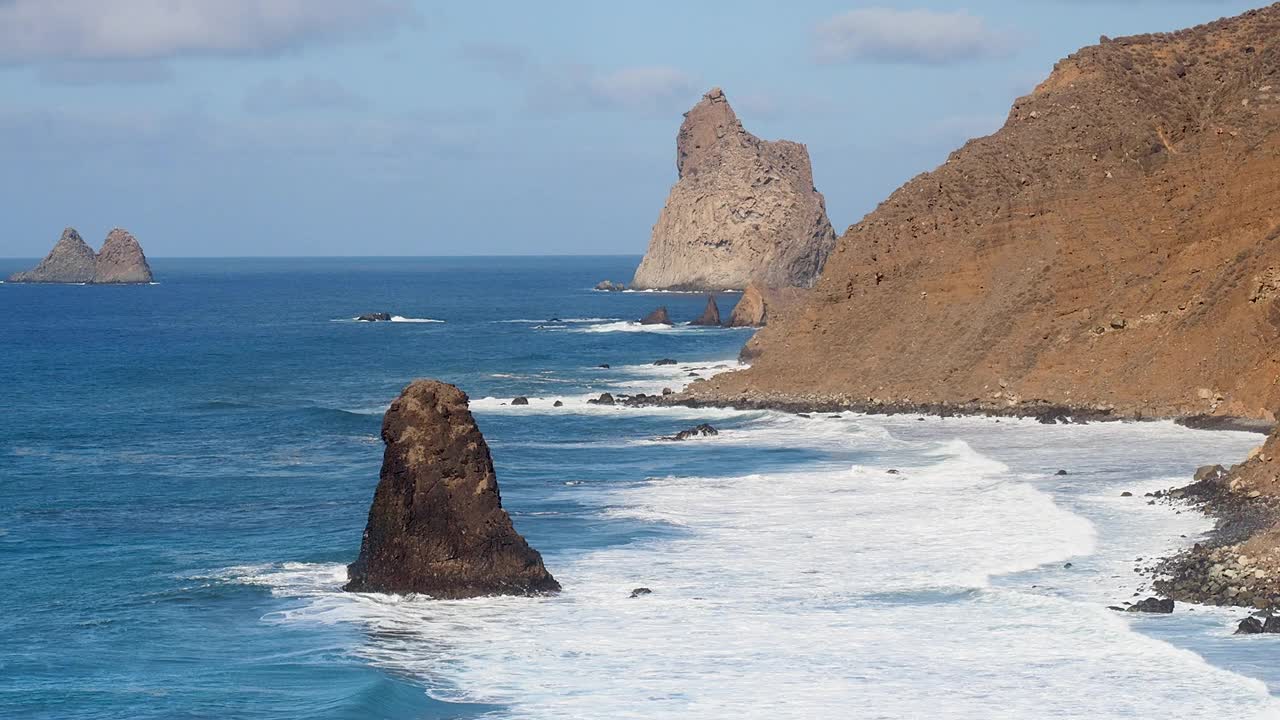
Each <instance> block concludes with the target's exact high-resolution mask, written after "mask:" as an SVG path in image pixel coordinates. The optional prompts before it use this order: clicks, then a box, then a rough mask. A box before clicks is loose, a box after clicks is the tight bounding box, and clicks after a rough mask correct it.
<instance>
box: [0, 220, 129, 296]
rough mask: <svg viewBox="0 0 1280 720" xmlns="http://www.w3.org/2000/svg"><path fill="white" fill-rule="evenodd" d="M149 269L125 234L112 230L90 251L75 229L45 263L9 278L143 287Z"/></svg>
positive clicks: (39, 281) (64, 236) (122, 231)
mask: <svg viewBox="0 0 1280 720" xmlns="http://www.w3.org/2000/svg"><path fill="white" fill-rule="evenodd" d="M152 279H153V278H152V275H151V266H150V265H149V264H148V263H147V257H146V255H145V254H144V253H143V252H142V246H141V245H139V244H138V240H137V239H136V238H135V237H134V236H133V235H131V234H129V232H128V231H126V230H122V229H120V228H115V229H114V230H112V231H111V232H110V233H109V234H108V235H107V238H106V240H105V241H103V243H102V249H101V250H99V251H98V252H97V253H95V252H94V251H93V249H92V248H90V247H89V246H88V245H87V244H86V243H85V241H84V239H83V238H81V237H80V233H78V232H76V230H75V228H67V229H65V230H63V231H62V237H61V238H59V240H58V242H57V244H55V245H54V246H53V249H52V250H51V251H49V254H48V255H46V256H45V258H44V260H41V261H40V264H39V265H37V266H36V267H35V268H33V269H31V270H27V271H25V272H19V273H14V274H13V275H11V276H9V282H12V283H89V284H102V285H121V284H142V283H149V282H151V281H152Z"/></svg>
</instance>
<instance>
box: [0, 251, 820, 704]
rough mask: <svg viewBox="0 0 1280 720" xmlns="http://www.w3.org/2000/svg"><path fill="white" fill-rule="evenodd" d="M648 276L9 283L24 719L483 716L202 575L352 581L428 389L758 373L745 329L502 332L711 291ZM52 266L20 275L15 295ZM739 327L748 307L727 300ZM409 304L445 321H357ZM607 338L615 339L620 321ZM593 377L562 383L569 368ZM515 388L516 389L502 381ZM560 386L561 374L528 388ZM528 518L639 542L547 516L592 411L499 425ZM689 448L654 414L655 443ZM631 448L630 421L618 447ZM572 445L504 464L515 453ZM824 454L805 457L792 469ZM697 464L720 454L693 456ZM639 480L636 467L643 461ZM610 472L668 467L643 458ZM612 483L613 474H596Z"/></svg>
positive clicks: (339, 634)
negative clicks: (388, 421)
mask: <svg viewBox="0 0 1280 720" xmlns="http://www.w3.org/2000/svg"><path fill="white" fill-rule="evenodd" d="M635 263H636V258H620V257H602V258H466V259H457V258H395V259H314V260H303V261H299V260H294V259H289V260H277V259H244V260H165V259H157V260H154V261H153V266H154V270H155V273H156V276H157V278H158V281H159V284H157V285H154V286H145V287H87V286H20V285H11V284H10V285H3V286H0V344H2V351H0V378H3V379H4V412H3V413H0V478H3V480H2V481H0V482H3V506H2V507H0V553H2V557H3V564H2V566H0V567H2V569H0V580H2V582H0V585H3V586H4V587H5V588H6V591H5V592H4V594H3V595H2V596H0V609H2V611H0V647H4V648H5V651H4V653H3V654H0V676H2V677H3V678H5V680H4V681H3V682H2V683H0V689H2V690H3V692H0V716H3V717H48V718H89V717H92V718H105V717H119V718H141V717H155V718H183V717H192V718H195V717H232V716H235V717H263V718H297V717H333V718H340V717H352V718H357V717H361V718H362V717H369V716H371V715H374V716H385V717H459V716H467V715H468V714H470V711H469V710H468V709H466V708H459V707H458V706H456V705H447V706H446V705H443V704H441V703H435V702H433V701H430V700H429V699H428V698H427V697H426V696H425V695H424V693H423V692H422V691H421V689H420V686H419V685H417V684H413V683H410V682H407V681H406V680H405V679H403V678H399V677H396V676H395V675H393V674H390V673H388V672H385V671H381V670H377V669H372V668H370V667H369V666H368V664H367V663H365V662H362V661H360V660H358V659H354V658H353V657H352V656H351V655H350V654H349V653H348V652H347V651H346V649H347V648H349V647H350V645H351V641H350V640H351V639H350V638H348V637H345V636H346V635H349V634H352V633H355V632H356V631H355V630H354V629H351V628H341V627H340V628H333V629H329V630H328V631H317V630H316V629H315V628H304V629H298V628H291V627H288V626H280V625H266V624H263V623H262V622H261V621H260V620H261V618H263V617H264V616H265V615H268V614H269V613H272V612H275V611H278V610H280V609H281V608H282V607H285V606H288V605H289V604H290V603H294V604H296V601H292V600H287V599H277V598H274V597H272V595H271V594H270V592H269V589H268V588H265V587H253V586H246V585H239V584H229V583H220V582H216V581H210V580H208V579H203V578H204V577H205V576H208V575H209V574H211V573H216V572H217V571H218V570H219V569H222V568H227V567H232V566H244V565H254V564H268V563H281V562H289V561H296V562H306V563H318V562H348V561H350V560H351V559H353V558H354V555H355V553H356V551H357V550H358V548H359V542H360V534H361V531H362V529H363V525H364V520H365V514H366V512H367V507H368V502H369V499H370V498H371V497H372V492H373V487H374V485H375V484H376V482H377V476H378V467H379V464H380V462H381V444H380V442H379V441H378V440H377V434H378V428H379V424H380V422H381V416H380V413H381V408H382V407H384V406H385V404H386V403H388V402H389V401H390V400H391V398H393V397H394V396H395V395H396V393H398V392H399V390H400V388H402V387H403V386H404V385H405V384H406V383H407V382H408V381H410V380H411V379H413V378H416V377H435V378H440V379H443V380H447V381H449V382H453V383H457V384H458V385H460V386H461V387H462V388H464V389H465V390H466V391H467V392H468V393H470V394H471V395H472V396H473V397H482V396H486V395H501V396H511V395H515V394H527V395H533V394H539V395H541V394H546V392H547V388H548V387H553V388H554V389H555V391H556V392H560V393H572V394H578V393H585V392H589V391H592V390H602V389H607V388H608V387H609V382H610V380H612V379H615V378H616V377H617V375H616V374H614V373H611V372H610V371H607V370H597V369H594V368H595V366H596V365H599V364H602V363H608V364H612V365H624V364H627V363H640V362H651V361H652V359H657V358H659V357H666V356H671V357H673V358H677V359H696V358H711V357H715V358H727V357H732V356H733V355H734V354H735V352H736V349H737V347H739V346H740V345H741V343H742V342H743V341H744V339H745V335H744V334H743V332H742V331H718V330H712V331H707V332H701V333H696V334H694V333H686V334H670V335H663V334H651V333H633V332H613V333H583V332H570V330H568V329H565V328H570V329H571V328H574V327H587V326H588V325H589V324H588V323H573V324H571V325H562V326H555V327H557V328H558V329H536V327H537V326H536V325H535V324H533V323H518V322H517V323H512V322H497V321H504V320H518V319H528V320H549V319H551V318H554V317H562V318H570V317H573V318H602V319H607V318H615V319H623V318H630V319H634V318H636V317H639V316H641V315H643V314H644V313H646V312H648V311H649V310H651V309H653V307H655V306H656V305H657V304H659V303H663V304H667V305H668V306H670V308H671V312H672V314H673V316H674V317H675V318H676V319H684V320H689V319H692V318H693V317H695V316H696V315H697V313H698V312H700V311H701V309H702V305H703V303H704V302H705V300H704V298H702V297H699V296H686V295H665V294H664V295H663V296H661V297H657V296H654V295H650V294H639V293H637V294H604V293H597V292H592V291H591V290H590V288H591V287H592V286H593V285H594V284H595V283H596V282H598V281H599V280H601V279H603V278H606V277H608V278H616V279H623V280H625V279H626V278H628V277H629V275H630V272H631V270H632V269H633V268H634V266H635ZM28 264H34V263H33V262H27V261H3V262H0V276H3V275H7V274H8V273H10V272H12V271H14V270H16V269H20V268H22V267H25V266H27V265H28ZM722 301H724V302H725V308H724V310H725V311H726V312H727V311H728V309H729V308H731V307H732V303H733V299H732V296H723V297H722ZM381 310H387V311H390V312H393V313H395V314H398V315H401V316H404V317H409V318H424V319H428V318H429V319H438V320H444V321H445V322H444V323H439V324H437V323H385V324H374V325H370V324H365V323H351V322H334V320H335V319H342V318H351V317H354V316H355V315H358V314H360V313H364V312H372V311H381ZM596 324H599V323H596ZM548 370H552V371H563V372H561V373H560V375H561V376H568V377H570V378H580V379H581V382H567V383H565V382H560V383H555V384H549V383H547V382H542V381H539V380H536V375H537V373H539V372H544V371H548ZM495 375H502V376H513V377H495ZM530 378H535V379H530ZM482 423H483V430H484V431H485V433H486V435H487V437H488V438H489V439H490V442H491V444H492V446H493V448H494V455H495V461H496V463H497V466H498V472H499V477H500V478H501V486H502V491H503V494H504V497H505V499H506V503H507V505H508V506H509V507H510V508H511V509H512V510H513V511H514V512H520V511H525V512H526V513H534V512H537V511H540V510H541V511H559V512H562V513H565V514H562V515H559V516H551V517H555V519H554V520H544V519H542V517H543V516H539V515H536V514H528V515H526V516H524V517H518V523H519V527H520V529H521V530H522V531H523V532H524V533H525V535H526V536H527V537H528V538H529V539H530V541H531V542H533V543H534V545H535V546H537V547H539V548H541V549H542V550H543V551H544V552H546V553H555V552H557V551H558V550H561V549H564V548H570V547H572V546H574V545H579V544H583V543H588V544H591V545H599V544H601V543H607V542H615V541H616V542H622V541H625V540H627V539H628V538H630V537H632V536H633V535H634V534H635V533H637V532H644V530H643V529H641V528H638V527H636V524H635V523H625V522H617V523H612V525H614V526H615V527H609V528H606V529H603V530H597V531H595V532H593V533H592V534H591V536H590V539H589V540H584V539H583V538H584V533H583V532H582V528H581V527H580V526H581V525H582V524H584V523H587V522H597V523H598V522H599V521H598V520H590V519H584V518H582V517H579V516H576V515H575V514H573V513H572V512H566V511H570V510H572V508H565V507H563V505H564V503H563V502H556V501H547V500H543V499H541V498H540V495H541V494H542V493H541V490H542V489H543V488H545V487H548V486H551V485H555V486H560V485H561V484H562V480H563V478H562V476H561V474H560V472H558V469H559V468H562V467H563V463H564V457H563V452H560V451H557V450H556V448H555V444H556V443H558V442H562V441H564V440H566V439H569V440H571V439H573V438H575V437H583V436H587V435H590V434H593V433H594V434H599V433H601V432H606V433H607V432H610V430H607V429H602V428H600V427H598V426H599V425H600V424H601V423H600V422H599V421H598V420H595V419H593V418H591V417H589V416H585V417H584V416H569V417H565V418H563V419H562V420H558V421H557V420H554V419H548V418H545V417H544V418H540V419H539V420H538V421H537V422H534V423H529V422H521V421H519V419H518V418H511V417H503V416H495V417H485V418H482ZM678 429H681V428H679V427H672V426H671V423H670V422H665V423H664V422H662V421H660V420H647V421H646V420H641V421H639V424H638V426H636V427H634V428H633V430H634V431H635V432H638V433H645V432H652V433H662V432H672V431H674V430H678ZM612 431H613V432H617V429H616V428H615V429H613V430H612ZM517 438H518V439H520V440H521V441H524V442H526V443H532V444H534V445H537V442H536V441H539V440H542V441H545V442H546V443H547V447H543V448H539V447H530V448H525V449H524V450H522V451H521V452H519V453H518V454H517V453H515V452H508V451H506V446H507V444H509V443H510V442H512V441H514V440H515V439H517ZM780 455H783V456H786V455H801V453H785V452H784V453H780ZM670 460H671V470H672V471H678V470H679V469H680V468H681V466H685V469H686V470H688V469H691V468H692V467H694V466H696V465H698V464H699V463H704V462H707V459H706V458H699V459H696V460H695V459H688V458H682V457H680V456H678V455H677V456H675V457H672V458H670ZM629 461H630V462H635V463H637V464H638V466H640V467H637V468H636V469H635V470H634V471H632V472H630V473H625V471H624V470H623V469H622V468H621V467H620V464H625V463H627V462H629ZM613 462H614V465H613V467H612V468H611V469H606V468H599V469H598V470H597V475H599V476H604V475H606V474H610V473H619V472H623V473H625V474H628V475H629V476H635V475H637V474H638V475H639V476H641V477H642V476H643V475H644V473H645V472H646V470H647V468H646V467H644V466H645V465H646V463H645V461H644V460H643V458H638V457H637V458H629V459H628V458H626V457H618V458H614V461H613ZM574 472H575V473H576V476H578V477H582V476H588V477H589V476H590V475H591V470H590V464H589V463H587V464H585V465H582V466H575V468H574Z"/></svg>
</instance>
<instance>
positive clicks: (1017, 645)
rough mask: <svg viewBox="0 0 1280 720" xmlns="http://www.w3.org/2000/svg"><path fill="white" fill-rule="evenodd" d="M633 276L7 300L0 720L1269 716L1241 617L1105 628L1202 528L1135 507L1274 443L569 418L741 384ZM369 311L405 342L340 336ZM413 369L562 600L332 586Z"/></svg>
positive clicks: (765, 415) (203, 282) (1156, 432)
mask: <svg viewBox="0 0 1280 720" xmlns="http://www.w3.org/2000/svg"><path fill="white" fill-rule="evenodd" d="M636 262H637V258H633V257H574V258H567V257H555V258H551V257H541V258H515V257H492V258H343V259H337V258H333V259H228V260H221V259H219V260H212V259H210V260H173V259H155V260H153V262H152V265H153V268H154V269H155V272H156V277H157V278H158V282H157V284H154V285H151V286H129V287H93V286H26V285H13V284H5V285H0V379H2V380H3V392H4V395H3V398H4V403H3V412H0V559H2V562H0V586H2V587H3V588H4V591H3V593H0V648H3V650H0V717H4V718H50V719H53V718H57V719H59V720H62V719H78V718H85V719H87V718H94V719H99V718H120V719H125V718H129V719H134V718H164V719H166V720H169V719H177V718H271V719H276V718H280V719H283V718H290V719H292V718H396V719H399V718H405V719H408V718H415V719H417V718H479V717H484V718H727V717H733V718H769V719H771V720H772V719H777V718H825V717H830V718H838V717H839V718H842V717H850V718H921V717H930V718H957V719H959V718H974V719H977V718H983V719H988V718H1090V719H1091V720H1098V719H1100V718H1149V717H1162V716H1168V717H1178V718H1181V719H1182V720H1186V719H1188V718H1221V717H1232V718H1254V717H1258V718H1262V717H1277V716H1280V709H1278V708H1280V704H1277V701H1276V700H1275V698H1274V697H1273V696H1272V694H1271V692H1270V690H1269V688H1275V687H1280V666H1278V665H1277V664H1276V663H1275V662H1274V658H1275V656H1276V650H1277V647H1278V646H1277V645H1275V643H1276V642H1277V640H1276V639H1275V638H1270V637H1263V636H1252V637H1233V636H1232V635H1231V632H1232V630H1233V629H1234V625H1235V622H1236V621H1238V620H1239V619H1240V618H1242V617H1244V615H1245V612H1244V611H1242V610H1224V609H1214V608H1203V607H1194V606H1185V605H1180V606H1179V608H1178V610H1177V611H1176V612H1175V613H1174V614H1173V615H1170V616H1144V615H1137V614H1122V613H1117V612H1114V611H1111V610H1107V609H1106V606H1107V605H1113V604H1117V603H1121V602H1124V601H1134V600H1136V599H1137V598H1138V597H1142V596H1145V595H1144V590H1145V589H1146V588H1145V585H1146V583H1145V580H1144V578H1143V577H1142V576H1141V575H1140V574H1139V573H1136V572H1134V568H1135V567H1137V566H1145V565H1147V564H1149V563H1150V561H1151V559H1152V558H1153V557H1157V556H1159V555H1161V554H1163V553H1168V552H1170V551H1172V550H1174V549H1176V548H1178V547H1181V546H1184V545H1186V544H1189V543H1191V542H1194V541H1195V539H1196V537H1197V536H1198V534H1200V533H1202V532H1204V531H1205V530H1206V529H1208V527H1209V526H1210V523H1209V521H1207V520H1206V519H1205V518H1203V517H1202V516H1200V515H1198V514H1196V513H1194V512H1190V511H1185V512H1180V511H1179V510H1178V509H1176V508H1171V507H1169V506H1167V505H1163V504H1154V505H1153V504H1148V500H1147V498H1144V497H1143V494H1144V493H1146V492H1149V491H1152V490H1156V489H1162V488H1167V487H1169V486H1171V485H1174V484H1183V483H1185V482H1186V481H1187V480H1188V478H1189V476H1190V474H1191V473H1192V471H1193V470H1194V469H1195V468H1196V467H1197V466H1199V465H1203V464H1206V463H1212V462H1222V463H1231V462H1238V461H1239V460H1240V459H1242V458H1243V457H1244V456H1245V454H1246V453H1247V452H1248V451H1249V450H1250V449H1251V448H1252V447H1254V446H1256V445H1258V444H1259V443H1260V442H1261V440H1262V436H1260V435H1251V434H1246V433H1235V432H1204V431H1193V430H1188V429H1185V428H1180V427H1177V426H1174V425H1173V424H1171V423H1104V424H1090V425H1080V426H1044V425H1039V424H1037V423H1034V422H1031V421H1022V420H1009V419H1004V420H995V419H986V418H946V419H942V418H936V417H919V416H908V415H899V416H893V417H876V416H861V415H856V414H843V415H841V416H839V417H830V416H826V415H818V416H814V417H810V418H805V417H801V416H798V415H793V414H785V413H777V412H765V411H752V412H742V411H733V410H723V409H705V410H694V409H686V408H664V409H659V408H644V409H635V408H625V407H602V406H595V405H588V404H586V399H587V398H588V397H590V396H592V395H595V394H599V393H601V392H605V391H610V392H624V393H634V392H659V391H661V389H662V388H663V387H671V388H678V387H679V386H681V385H682V384H684V383H686V382H688V381H689V380H692V379H694V377H705V376H707V375H709V374H712V373H716V372H723V371H725V370H728V369H731V368H733V367H736V365H737V360H736V357H737V352H738V350H739V348H740V347H741V346H742V344H743V343H744V342H745V341H746V340H747V338H748V337H749V336H750V332H751V331H750V330H740V329H736V330H726V329H708V328H694V327H689V326H684V325H677V326H675V327H671V328H653V327H641V326H639V325H638V324H636V323H635V322H634V320H635V319H636V318H638V317H640V316H641V315H643V314H645V313H647V312H648V311H649V310H652V309H653V308H654V307H655V306H657V305H659V304H665V305H667V306H668V307H669V308H670V310H671V314H672V316H673V318H674V319H676V320H677V321H688V320H690V319H692V318H694V317H695V316H696V315H698V314H699V313H700V312H701V310H702V306H703V304H704V303H705V297H704V296H702V295H695V294H668V293H601V292H595V291H593V290H592V289H591V288H592V286H593V285H595V283H596V282H598V281H600V280H602V279H605V278H610V279H613V280H626V279H627V278H628V277H629V276H630V273H631V271H632V270H633V269H634V267H635V264H636ZM33 264H34V261H17V260H3V261H0V276H3V275H7V274H8V273H10V272H12V271H14V270H18V269H22V268H24V267H27V266H29V265H33ZM719 299H720V305H721V311H722V312H723V313H725V314H727V313H728V311H729V310H730V308H731V307H732V305H733V302H734V301H735V296H734V295H733V294H732V293H726V294H722V295H720V296H719ZM378 311H387V312H391V313H393V314H394V315H396V316H397V319H398V320H399V321H397V322H389V323H357V322H353V321H352V318H354V317H355V316H356V315H359V314H361V313H366V312H378ZM663 358H670V359H674V360H677V364H675V365H667V366H655V365H654V364H653V363H654V361H655V360H658V359H663ZM602 364H607V365H609V367H608V368H602V367H599V366H600V365H602ZM417 377H433V378H439V379H442V380H445V381H448V382H452V383H455V384H457V385H459V386H460V387H462V388H463V389H464V390H465V391H466V392H467V393H468V394H469V395H470V396H471V398H472V410H473V411H474V413H475V414H476V417H477V419H478V421H479V423H480V426H481V429H482V430H483V431H484V433H485V435H486V437H487V438H488V440H489V443H490V445H491V447H492V450H493V456H494V461H495V464H496V466H497V471H498V478H499V483H500V486H501V491H502V495H503V500H504V505H505V506H506V508H507V509H508V511H509V512H510V513H511V515H512V517H513V519H514V521H515V524H516V528H517V529H518V530H519V531H520V532H521V533H523V534H524V535H525V536H526V538H528V540H529V542H530V543H531V544H532V545H533V546H534V547H536V548H537V549H539V550H540V551H541V552H542V554H543V556H544V559H545V561H546V565H547V567H548V569H549V570H550V571H551V572H552V573H553V574H554V575H555V576H556V578H557V579H558V580H559V581H560V582H561V584H562V585H563V586H564V592H563V593H561V594H560V595H558V596H556V597H548V598H537V599H528V598H485V599H477V600H465V601H449V602H440V601H432V600H429V599H424V598H404V597H392V596H383V595H355V594H348V593H343V592H341V591H340V589H339V588H340V586H341V585H342V583H343V582H344V579H345V564H346V563H348V562H350V561H352V560H353V559H354V558H355V556H356V553H357V551H358V549H359V545H360V536H361V532H362V530H363V527H364V523H365V519H366V514H367V512H368V506H369V501H370V500H371V498H372V494H373V489H374V486H375V485H376V484H377V480H378V469H379V465H380V462H381V452H382V445H381V442H380V440H379V439H378V432H379V426H380V422H381V415H382V413H383V411H384V410H385V409H386V407H387V405H388V404H389V402H390V401H391V399H392V398H393V397H395V395H396V394H397V393H398V392H399V391H400V389H401V388H402V387H403V386H404V385H406V384H407V383H408V382H409V381H410V380H411V379H413V378H417ZM516 395H524V396H528V397H529V398H530V404H529V405H528V406H512V405H509V404H507V403H508V401H509V400H510V399H511V398H512V397H514V396H516ZM555 400H562V401H563V402H564V403H565V406H564V407H562V408H555V407H553V406H552V403H553V402H554V401H555ZM702 422H709V423H711V424H713V425H714V426H715V427H716V428H718V429H719V430H720V431H721V434H720V435H718V436H716V437H708V438H699V439H695V440H692V441H687V442H680V443H675V442H668V441H664V440H661V439H660V438H661V436H664V435H670V434H672V433H674V432H676V431H679V430H682V429H685V428H687V427H690V426H692V425H696V424H698V423H702ZM891 469H892V470H896V471H897V473H890V472H888V471H889V470H891ZM1059 469H1063V470H1066V471H1067V473H1068V474H1067V475H1057V474H1056V472H1057V471H1058V470H1059ZM1124 491H1129V492H1131V493H1133V496H1132V497H1121V492H1124ZM636 587H647V588H650V589H652V590H653V593H652V594H651V595H648V596H645V597H641V598H634V599H633V598H631V597H629V596H630V592H631V590H632V589H633V588H636Z"/></svg>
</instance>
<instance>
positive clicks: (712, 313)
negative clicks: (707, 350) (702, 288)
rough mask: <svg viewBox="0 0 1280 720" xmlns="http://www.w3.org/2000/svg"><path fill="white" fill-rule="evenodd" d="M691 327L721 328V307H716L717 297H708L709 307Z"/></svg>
mask: <svg viewBox="0 0 1280 720" xmlns="http://www.w3.org/2000/svg"><path fill="white" fill-rule="evenodd" d="M689 324H690V325H697V326H699V327H720V306H719V305H716V296H715V295H708V296H707V307H706V308H704V309H703V311H702V314H701V315H699V316H698V317H697V319H695V320H694V321H693V322H691V323H689Z"/></svg>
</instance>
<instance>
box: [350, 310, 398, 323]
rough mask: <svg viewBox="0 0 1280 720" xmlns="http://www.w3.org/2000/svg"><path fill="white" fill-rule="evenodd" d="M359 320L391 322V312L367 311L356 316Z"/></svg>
mask: <svg viewBox="0 0 1280 720" xmlns="http://www.w3.org/2000/svg"><path fill="white" fill-rule="evenodd" d="M356 320H357V321H359V322H391V313H386V312H379V313H365V314H364V315H361V316H360V317H357V318H356Z"/></svg>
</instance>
